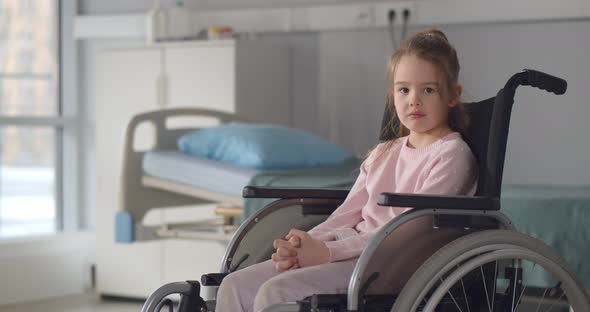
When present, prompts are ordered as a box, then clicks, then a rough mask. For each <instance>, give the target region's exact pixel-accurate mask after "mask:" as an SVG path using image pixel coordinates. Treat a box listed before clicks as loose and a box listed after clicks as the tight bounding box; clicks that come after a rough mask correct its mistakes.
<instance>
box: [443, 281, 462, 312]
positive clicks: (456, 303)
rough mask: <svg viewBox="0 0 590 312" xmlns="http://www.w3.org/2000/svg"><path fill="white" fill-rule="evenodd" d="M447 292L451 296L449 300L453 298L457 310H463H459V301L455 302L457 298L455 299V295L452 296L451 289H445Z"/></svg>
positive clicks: (460, 311)
mask: <svg viewBox="0 0 590 312" xmlns="http://www.w3.org/2000/svg"><path fill="white" fill-rule="evenodd" d="M440 281H441V283H442V282H443V279H442V278H441V279H440ZM447 293H448V294H449V296H451V300H453V302H454V303H455V306H456V307H457V309H458V310H459V312H463V310H461V307H460V306H459V303H458V302H457V300H455V296H453V294H452V293H451V289H449V290H447Z"/></svg>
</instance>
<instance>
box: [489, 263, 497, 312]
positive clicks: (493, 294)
mask: <svg viewBox="0 0 590 312" xmlns="http://www.w3.org/2000/svg"><path fill="white" fill-rule="evenodd" d="M494 263H495V266H494V291H493V292H492V309H491V310H490V312H494V302H495V301H496V283H497V280H498V260H496V261H494Z"/></svg>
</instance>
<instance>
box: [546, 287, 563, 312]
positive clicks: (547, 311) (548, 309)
mask: <svg viewBox="0 0 590 312" xmlns="http://www.w3.org/2000/svg"><path fill="white" fill-rule="evenodd" d="M563 295H565V292H563V291H562V292H561V296H559V298H557V299H555V301H553V303H552V304H551V305H550V306H549V308H547V310H546V311H545V312H550V311H551V309H553V306H554V305H555V303H556V302H557V301H559V299H561V297H563Z"/></svg>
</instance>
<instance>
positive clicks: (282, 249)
mask: <svg viewBox="0 0 590 312" xmlns="http://www.w3.org/2000/svg"><path fill="white" fill-rule="evenodd" d="M285 239H286V240H284V239H276V240H275V241H274V242H273V244H272V245H273V247H274V248H275V252H274V253H273V254H272V261H273V262H274V264H275V269H276V270H277V272H285V271H288V270H294V269H298V268H303V267H309V266H313V265H318V264H324V263H328V262H330V250H329V249H328V247H326V244H325V243H324V242H323V241H321V240H317V239H314V238H312V237H311V235H309V234H308V233H307V232H305V231H300V230H297V229H292V230H290V231H289V234H287V236H286V237H285Z"/></svg>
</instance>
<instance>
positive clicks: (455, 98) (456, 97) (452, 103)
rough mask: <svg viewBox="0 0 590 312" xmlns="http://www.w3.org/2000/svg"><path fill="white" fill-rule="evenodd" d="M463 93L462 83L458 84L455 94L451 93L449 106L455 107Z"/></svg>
mask: <svg viewBox="0 0 590 312" xmlns="http://www.w3.org/2000/svg"><path fill="white" fill-rule="evenodd" d="M461 93H463V87H462V86H461V85H460V84H457V85H456V86H455V90H453V94H451V97H450V100H449V107H455V106H456V105H457V104H458V103H459V99H460V98H461Z"/></svg>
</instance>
